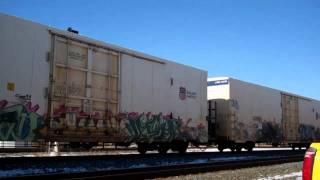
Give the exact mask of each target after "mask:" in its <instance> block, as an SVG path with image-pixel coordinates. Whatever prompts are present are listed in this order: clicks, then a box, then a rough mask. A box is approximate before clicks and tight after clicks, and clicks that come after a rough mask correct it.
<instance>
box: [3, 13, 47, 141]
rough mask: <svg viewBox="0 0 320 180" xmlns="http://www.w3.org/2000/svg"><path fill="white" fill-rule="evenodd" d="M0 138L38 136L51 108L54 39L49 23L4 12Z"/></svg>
mask: <svg viewBox="0 0 320 180" xmlns="http://www.w3.org/2000/svg"><path fill="white" fill-rule="evenodd" d="M0 24H1V27H0V54H1V60H0V68H1V70H0V119H1V121H0V140H4V141H31V140H34V139H36V137H38V135H39V132H38V131H37V130H38V129H39V128H40V127H42V125H43V122H44V118H43V117H44V114H45V112H46V110H47V101H46V92H47V91H46V90H47V87H48V85H49V83H48V80H49V67H50V65H49V62H48V61H47V60H48V57H47V55H48V54H47V53H49V52H50V47H51V44H50V43H51V41H50V35H49V33H48V30H47V29H46V27H45V26H41V25H39V24H36V23H30V22H28V21H24V20H21V19H18V18H15V17H12V16H7V15H4V14H0Z"/></svg>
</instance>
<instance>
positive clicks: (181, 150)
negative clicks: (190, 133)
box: [178, 142, 189, 154]
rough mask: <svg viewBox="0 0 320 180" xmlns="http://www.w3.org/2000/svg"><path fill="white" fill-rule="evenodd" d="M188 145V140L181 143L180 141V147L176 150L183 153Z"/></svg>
mask: <svg viewBox="0 0 320 180" xmlns="http://www.w3.org/2000/svg"><path fill="white" fill-rule="evenodd" d="M188 146H189V143H188V142H182V143H181V146H180V148H179V150H178V152H179V153H180V154H184V153H185V152H186V151H187V149H188Z"/></svg>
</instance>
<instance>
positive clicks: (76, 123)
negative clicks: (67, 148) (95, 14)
mask: <svg viewBox="0 0 320 180" xmlns="http://www.w3.org/2000/svg"><path fill="white" fill-rule="evenodd" d="M53 37H54V38H53V49H52V51H53V52H52V54H53V60H52V62H51V90H50V91H51V93H50V94H51V97H50V99H49V110H48V111H49V112H48V114H49V115H50V117H51V121H50V127H51V129H59V130H61V131H58V135H61V136H62V137H64V138H65V137H66V136H67V137H69V138H73V140H74V141H79V140H83V139H81V138H83V137H86V138H88V139H90V137H89V136H88V134H90V135H91V136H92V137H94V136H96V137H97V136H99V135H101V136H103V135H104V132H105V130H106V128H107V127H111V126H113V125H112V124H110V123H111V122H109V124H107V125H106V124H105V122H106V121H105V120H107V117H109V115H110V114H113V115H115V114H117V113H118V108H119V107H118V98H119V97H118V93H119V87H118V81H119V80H118V79H119V61H120V59H119V53H118V52H114V51H111V50H107V49H104V48H102V47H96V46H94V45H92V44H87V43H86V42H82V41H77V40H74V39H68V38H66V37H59V36H58V35H55V36H53ZM54 132H55V133H56V132H57V131H54ZM88 141H90V140H88Z"/></svg>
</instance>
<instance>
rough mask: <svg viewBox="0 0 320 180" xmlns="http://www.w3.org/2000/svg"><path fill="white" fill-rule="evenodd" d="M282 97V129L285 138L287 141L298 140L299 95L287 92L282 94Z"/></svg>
mask: <svg viewBox="0 0 320 180" xmlns="http://www.w3.org/2000/svg"><path fill="white" fill-rule="evenodd" d="M281 99H282V102H281V103H282V130H283V138H284V141H285V142H287V143H291V142H296V141H298V137H299V136H298V135H299V134H298V133H299V132H298V129H299V104H298V97H296V96H291V95H287V94H282V95H281Z"/></svg>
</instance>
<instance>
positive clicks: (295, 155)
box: [6, 151, 304, 179]
mask: <svg viewBox="0 0 320 180" xmlns="http://www.w3.org/2000/svg"><path fill="white" fill-rule="evenodd" d="M278 153H279V154H278V155H277V153H274V152H269V154H268V152H262V153H257V152H255V153H239V154H233V155H232V153H222V154H223V155H221V154H219V153H215V154H213V153H195V154H193V155H194V156H198V157H197V158H198V160H201V162H194V161H192V162H185V163H177V164H169V165H163V164H162V165H156V166H141V167H130V168H120V169H105V170H91V171H85V172H54V173H43V174H37V175H22V176H14V177H6V178H9V179H10V178H11V179H44V178H54V179H122V178H134V179H144V178H156V177H167V176H175V175H183V174H193V173H200V172H212V171H217V170H225V169H237V168H244V167H253V166H263V165H272V164H280V163H286V162H296V161H302V160H303V155H304V152H303V151H294V152H293V151H286V152H284V151H283V152H278ZM217 154H218V155H217ZM252 154H254V155H252ZM231 155H232V156H231ZM187 156H192V154H191V155H182V157H180V158H182V159H183V158H184V157H187ZM200 156H201V157H200ZM140 157H142V156H140ZM177 157H179V155H171V158H168V160H174V159H176V158H177ZM205 157H207V158H208V159H207V161H206V162H204V161H203V159H204V158H205ZM248 157H251V158H248ZM252 157H255V158H252ZM128 158H132V160H135V158H136V157H135V156H131V157H130V156H129V157H128ZM148 158H151V160H155V159H154V158H156V159H160V158H161V156H160V155H158V157H154V156H151V157H146V159H148ZM66 160H67V159H66Z"/></svg>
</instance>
